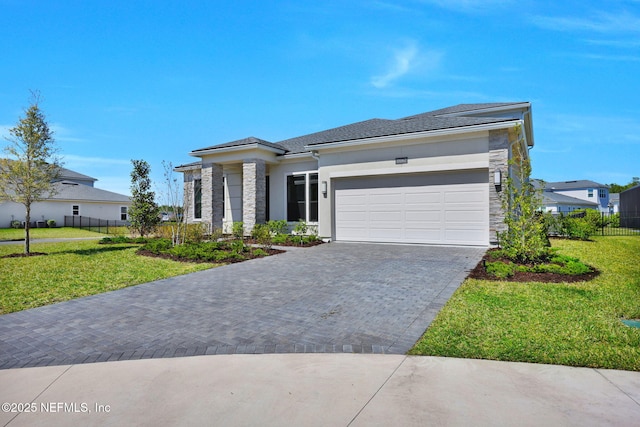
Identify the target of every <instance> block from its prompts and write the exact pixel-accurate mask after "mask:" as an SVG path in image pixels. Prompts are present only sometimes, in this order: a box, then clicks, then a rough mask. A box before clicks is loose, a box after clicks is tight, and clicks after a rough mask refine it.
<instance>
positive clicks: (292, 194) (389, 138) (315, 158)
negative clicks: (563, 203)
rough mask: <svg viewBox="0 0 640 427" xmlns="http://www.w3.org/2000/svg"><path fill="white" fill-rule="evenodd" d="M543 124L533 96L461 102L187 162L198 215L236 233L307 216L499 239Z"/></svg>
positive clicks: (349, 231) (367, 238)
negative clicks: (509, 199) (519, 162)
mask: <svg viewBox="0 0 640 427" xmlns="http://www.w3.org/2000/svg"><path fill="white" fill-rule="evenodd" d="M517 125H521V127H520V129H521V130H522V136H523V138H522V139H519V138H518V135H517V133H516V132H515V130H516V129H517V128H516V126H517ZM532 126H533V124H532V119H531V105H530V103H528V102H519V103H491V104H461V105H456V106H454V107H449V108H444V109H441V110H436V111H431V112H427V113H423V114H418V115H414V116H409V117H404V118H401V119H397V120H387V119H371V120H366V121H363V122H358V123H353V124H349V125H346V126H341V127H338V128H334V129H329V130H325V131H321V132H316V133H313V134H309V135H304V136H300V137H297V138H291V139H287V140H284V141H279V142H276V143H274V142H268V141H264V140H261V139H258V138H254V137H249V138H245V139H241V140H238V141H233V142H229V143H226V144H220V145H214V146H210V147H205V148H199V149H196V150H193V151H192V152H190V153H189V154H190V155H191V156H194V157H198V158H199V160H198V161H197V162H195V163H191V164H187V165H182V166H178V167H176V171H179V172H183V173H184V180H185V201H186V203H187V206H189V208H188V210H187V214H188V217H187V220H188V221H189V222H203V223H207V224H208V225H209V226H212V227H214V228H223V229H224V230H225V231H229V230H230V226H231V224H232V223H233V222H235V221H242V222H243V223H244V227H245V233H249V232H250V231H251V230H252V229H253V227H254V225H255V224H258V223H264V222H265V221H267V220H269V219H285V220H287V221H289V222H290V223H294V222H296V221H299V220H304V221H306V222H307V223H308V224H310V225H313V226H317V232H318V235H319V236H321V237H325V238H331V239H333V240H340V241H359V242H397V243H428V244H451V245H477V246H487V245H489V244H491V243H495V242H496V241H497V238H496V232H497V231H501V230H503V229H504V213H503V211H502V208H501V203H500V191H502V189H503V186H502V185H501V184H502V183H503V182H504V180H505V179H506V177H507V175H509V174H511V167H510V166H508V162H509V160H511V159H512V158H514V157H516V156H519V157H520V158H524V159H526V160H528V148H530V147H532V146H533V143H534V141H533V129H532ZM519 141H521V142H519ZM511 175H513V174H511Z"/></svg>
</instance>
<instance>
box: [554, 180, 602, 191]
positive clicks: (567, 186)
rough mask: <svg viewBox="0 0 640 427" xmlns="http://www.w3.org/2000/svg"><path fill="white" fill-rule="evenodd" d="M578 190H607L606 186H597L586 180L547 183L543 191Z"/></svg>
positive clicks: (595, 183)
mask: <svg viewBox="0 0 640 427" xmlns="http://www.w3.org/2000/svg"><path fill="white" fill-rule="evenodd" d="M580 188H608V186H607V185H603V184H598V183H597V182H594V181H588V180H586V179H581V180H576V181H559V182H547V183H546V186H545V189H546V190H547V191H557V190H576V189H580Z"/></svg>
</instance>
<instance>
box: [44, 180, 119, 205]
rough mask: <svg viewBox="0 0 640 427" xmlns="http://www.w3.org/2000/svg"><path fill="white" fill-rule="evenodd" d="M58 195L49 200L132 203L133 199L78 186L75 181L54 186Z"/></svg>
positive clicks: (60, 182) (86, 186)
mask: <svg viewBox="0 0 640 427" xmlns="http://www.w3.org/2000/svg"><path fill="white" fill-rule="evenodd" d="M53 186H54V188H55V190H56V191H57V193H56V194H55V195H54V196H53V197H50V198H49V199H48V200H78V201H84V202H92V201H93V202H113V203H118V202H119V203H130V202H131V199H130V198H129V197H128V196H125V195H123V194H118V193H113V192H111V191H107V190H101V189H99V188H95V187H90V186H88V185H82V184H78V183H77V182H73V181H59V182H56V183H54V184H53Z"/></svg>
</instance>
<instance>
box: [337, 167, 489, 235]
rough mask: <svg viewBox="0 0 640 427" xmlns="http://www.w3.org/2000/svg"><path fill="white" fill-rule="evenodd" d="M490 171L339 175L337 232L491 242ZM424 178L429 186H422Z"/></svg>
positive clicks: (340, 233) (339, 233)
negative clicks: (348, 177) (384, 175)
mask: <svg viewBox="0 0 640 427" xmlns="http://www.w3.org/2000/svg"><path fill="white" fill-rule="evenodd" d="M487 176H488V174H487V172H486V171H478V172H475V173H473V172H468V173H466V174H463V175H461V176H458V175H455V174H422V175H418V174H416V175H408V176H393V177H387V178H384V179H383V178H382V177H376V178H375V179H367V178H354V179H347V180H337V181H336V183H335V186H334V188H335V203H336V206H335V209H336V214H335V221H336V222H335V230H336V235H335V237H336V239H337V240H357V241H371V242H399V243H403V242H404V243H432V244H463V245H487V244H488V240H489V231H488V226H489V213H488V199H489V194H488V191H489V185H488V182H487V180H488V178H487ZM421 182H422V183H423V185H419V184H420V183H421ZM385 183H387V184H388V186H387V187H385ZM403 183H405V184H406V185H402V184H403ZM349 199H350V200H349ZM354 200H357V202H356V201H354Z"/></svg>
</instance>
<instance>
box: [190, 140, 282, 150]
mask: <svg viewBox="0 0 640 427" xmlns="http://www.w3.org/2000/svg"><path fill="white" fill-rule="evenodd" d="M253 144H258V145H263V146H265V147H269V148H277V149H279V150H285V148H283V147H282V146H280V145H278V144H274V143H273V142H269V141H265V140H264V139H260V138H256V137H253V136H249V137H247V138H243V139H238V140H236V141H231V142H227V143H224V144H218V145H212V146H210V147H205V148H199V149H197V150H193V151H192V153H198V152H200V151H208V150H212V149H218V148H229V147H241V146H243V145H253Z"/></svg>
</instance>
